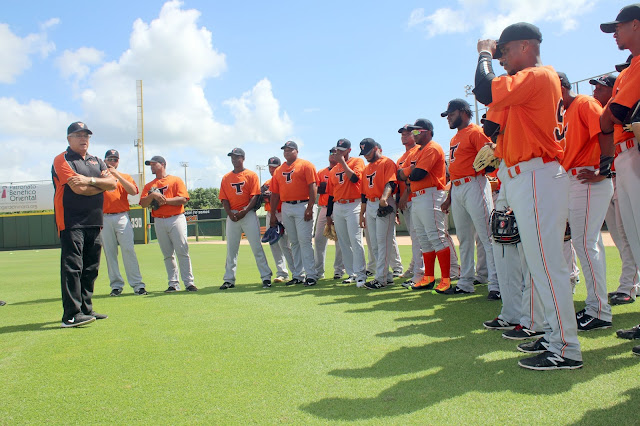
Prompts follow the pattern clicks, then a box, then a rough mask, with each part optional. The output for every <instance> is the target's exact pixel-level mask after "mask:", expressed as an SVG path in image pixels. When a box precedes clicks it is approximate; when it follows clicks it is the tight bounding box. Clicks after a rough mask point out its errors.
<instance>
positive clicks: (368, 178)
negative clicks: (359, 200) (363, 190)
mask: <svg viewBox="0 0 640 426" xmlns="http://www.w3.org/2000/svg"><path fill="white" fill-rule="evenodd" d="M375 177H376V172H373V173H372V174H370V175H367V180H368V181H369V188H373V180H374V179H375Z"/></svg>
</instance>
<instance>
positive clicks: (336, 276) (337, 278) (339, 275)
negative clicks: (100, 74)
mask: <svg viewBox="0 0 640 426" xmlns="http://www.w3.org/2000/svg"><path fill="white" fill-rule="evenodd" d="M340 278H342V274H333V279H334V280H339V279H340Z"/></svg>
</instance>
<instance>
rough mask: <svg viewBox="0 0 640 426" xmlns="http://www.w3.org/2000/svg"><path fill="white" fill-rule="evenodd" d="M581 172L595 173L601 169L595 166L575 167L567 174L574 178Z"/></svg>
mask: <svg viewBox="0 0 640 426" xmlns="http://www.w3.org/2000/svg"><path fill="white" fill-rule="evenodd" d="M580 170H591V171H593V172H595V171H596V170H599V168H598V167H594V166H582V167H574V168H572V169H569V170H567V173H569V174H570V175H572V176H577V175H578V173H580Z"/></svg>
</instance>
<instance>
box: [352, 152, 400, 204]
mask: <svg viewBox="0 0 640 426" xmlns="http://www.w3.org/2000/svg"><path fill="white" fill-rule="evenodd" d="M397 170H398V166H396V163H394V162H393V160H392V159H390V158H388V157H384V156H381V157H380V158H378V160H376V161H374V162H373V163H369V164H367V165H366V167H365V168H364V171H363V172H362V176H363V182H362V185H361V188H362V194H364V196H365V197H367V198H380V197H381V196H382V193H383V192H384V187H385V186H386V184H387V183H388V182H395V181H396V172H397Z"/></svg>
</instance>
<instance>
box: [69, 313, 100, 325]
mask: <svg viewBox="0 0 640 426" xmlns="http://www.w3.org/2000/svg"><path fill="white" fill-rule="evenodd" d="M95 320H96V317H92V316H91V315H85V314H75V316H74V317H73V318H70V319H68V320H64V319H63V320H62V325H61V327H63V328H68V327H78V326H80V325H85V324H89V323H92V322H94V321H95Z"/></svg>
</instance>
